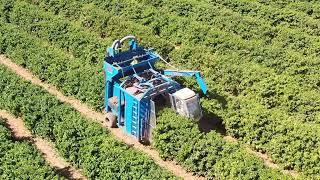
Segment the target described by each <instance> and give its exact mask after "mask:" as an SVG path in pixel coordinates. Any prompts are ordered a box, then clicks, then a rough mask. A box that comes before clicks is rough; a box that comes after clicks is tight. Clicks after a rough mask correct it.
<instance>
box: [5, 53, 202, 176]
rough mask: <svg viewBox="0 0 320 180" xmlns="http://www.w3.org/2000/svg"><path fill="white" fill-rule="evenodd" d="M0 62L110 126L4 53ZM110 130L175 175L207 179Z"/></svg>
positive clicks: (86, 114) (100, 115)
mask: <svg viewBox="0 0 320 180" xmlns="http://www.w3.org/2000/svg"><path fill="white" fill-rule="evenodd" d="M0 63H1V64H3V65H5V66H6V67H8V68H9V69H10V70H11V71H13V72H15V73H16V74H17V75H19V76H21V77H22V78H24V79H26V80H28V81H30V82H31V83H33V84H35V85H38V86H40V87H42V88H44V89H45V90H46V91H48V92H49V93H50V94H52V95H54V96H56V97H57V99H59V100H60V101H61V102H64V103H68V104H70V105H71V106H72V107H73V108H74V109H76V110H77V111H78V112H80V113H81V114H82V115H83V116H84V117H86V118H87V119H89V120H92V121H95V122H98V123H100V124H101V125H102V126H103V127H105V128H108V127H107V124H106V123H105V121H104V119H105V116H104V114H103V113H100V112H96V111H94V110H92V109H91V108H89V107H88V106H87V105H85V104H83V103H81V102H80V101H79V100H77V99H75V98H73V97H67V96H65V95H63V94H62V93H61V92H60V91H58V90H57V88H56V87H54V86H52V85H50V84H47V83H44V82H42V81H41V80H40V79H38V78H37V77H36V76H34V75H33V74H32V73H30V72H29V71H28V70H27V69H25V68H23V67H21V66H19V65H17V64H15V63H14V62H12V61H11V60H10V59H8V58H6V57H5V56H4V55H0ZM109 130H110V132H111V133H112V134H113V135H114V136H115V137H116V138H117V139H119V140H121V141H123V142H124V143H126V144H128V145H130V146H132V147H134V148H136V149H138V150H139V151H142V152H144V153H146V154H147V155H148V156H149V157H151V158H152V159H153V160H154V162H155V163H156V164H158V165H159V166H160V167H163V168H165V169H167V170H169V171H170V172H172V173H173V174H174V175H175V176H178V177H182V178H184V179H205V178H204V177H199V176H196V175H194V174H193V173H192V172H187V171H186V170H185V169H183V168H182V167H181V166H180V165H178V164H177V162H175V161H164V160H162V159H161V157H160V155H159V153H158V152H157V151H156V150H154V149H152V148H151V147H149V146H144V145H143V144H140V143H139V142H138V141H137V140H136V139H133V138H132V137H129V136H127V135H125V134H124V133H123V132H122V131H121V129H109Z"/></svg>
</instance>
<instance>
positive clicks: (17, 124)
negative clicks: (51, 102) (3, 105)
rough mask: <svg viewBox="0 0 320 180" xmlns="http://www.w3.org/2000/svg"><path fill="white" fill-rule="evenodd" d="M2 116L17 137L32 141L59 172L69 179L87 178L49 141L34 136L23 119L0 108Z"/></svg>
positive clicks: (0, 115)
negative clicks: (60, 154)
mask: <svg viewBox="0 0 320 180" xmlns="http://www.w3.org/2000/svg"><path fill="white" fill-rule="evenodd" d="M0 117H2V118H4V120H5V123H6V124H7V126H8V128H9V129H10V130H11V133H12V135H13V137H14V138H15V139H17V140H26V141H28V142H30V143H32V144H33V145H34V146H35V147H36V149H38V151H40V152H41V154H42V156H43V157H44V159H45V160H46V161H47V162H48V163H49V164H50V166H52V167H53V168H54V169H55V170H56V172H57V173H58V174H60V175H62V176H64V177H65V178H67V179H81V180H86V179H87V178H86V177H85V176H83V175H82V173H81V172H80V170H78V169H76V168H74V167H72V166H71V165H70V164H69V163H68V162H66V161H65V160H64V159H63V158H62V157H61V156H59V154H58V153H57V152H56V150H55V149H54V147H53V146H52V145H51V144H50V143H49V142H48V141H46V140H44V139H42V138H39V137H35V136H33V135H32V133H31V132H30V131H29V130H28V129H27V128H26V127H25V125H24V123H23V120H22V119H19V118H16V117H14V116H13V115H11V114H10V113H8V112H7V111H4V110H0Z"/></svg>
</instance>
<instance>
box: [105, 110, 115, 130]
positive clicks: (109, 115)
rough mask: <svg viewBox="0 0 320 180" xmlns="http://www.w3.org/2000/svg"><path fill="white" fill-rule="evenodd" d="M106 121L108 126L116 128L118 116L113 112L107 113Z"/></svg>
mask: <svg viewBox="0 0 320 180" xmlns="http://www.w3.org/2000/svg"><path fill="white" fill-rule="evenodd" d="M106 122H107V126H108V127H109V128H116V127H117V116H115V115H114V114H112V113H107V114H106Z"/></svg>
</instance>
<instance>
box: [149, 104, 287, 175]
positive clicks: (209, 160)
mask: <svg viewBox="0 0 320 180" xmlns="http://www.w3.org/2000/svg"><path fill="white" fill-rule="evenodd" d="M173 119H174V121H173ZM153 137H154V142H153V143H154V144H153V145H154V146H155V147H156V148H157V149H158V150H159V152H160V154H161V156H162V157H164V158H167V159H176V160H177V161H178V162H179V163H181V164H182V165H183V166H184V167H186V168H187V169H188V170H191V171H194V172H197V173H198V174H201V175H205V176H206V177H208V178H209V179H211V178H219V179H270V178H271V179H290V178H289V177H288V176H285V175H283V174H282V173H281V172H278V171H275V170H271V169H269V168H267V167H265V165H264V164H263V162H262V161H261V160H260V159H258V158H257V157H255V156H254V155H250V154H248V152H246V151H245V150H244V149H243V148H242V147H241V146H240V145H239V144H237V143H230V142H227V141H226V140H224V139H223V138H222V137H221V135H220V134H217V133H216V132H213V131H211V132H209V133H207V134H206V133H203V132H200V131H199V129H198V126H197V124H196V123H194V122H192V120H190V119H186V118H183V117H181V116H178V115H177V114H176V113H174V112H173V111H172V110H168V109H165V110H164V112H161V113H160V114H159V117H158V119H157V127H156V129H155V131H154V135H153Z"/></svg>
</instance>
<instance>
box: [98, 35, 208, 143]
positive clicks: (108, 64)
mask: <svg viewBox="0 0 320 180" xmlns="http://www.w3.org/2000/svg"><path fill="white" fill-rule="evenodd" d="M127 40H128V41H129V49H128V50H126V51H123V50H122V45H123V43H124V42H125V41H127ZM161 59H162V58H161V56H160V55H158V54H157V53H155V52H154V51H153V50H151V49H145V48H144V47H142V46H139V45H138V42H137V39H136V38H135V37H134V36H126V37H124V38H123V39H121V40H116V41H114V43H113V44H112V46H111V47H109V48H108V49H107V52H106V57H105V59H104V64H103V70H104V74H105V111H106V112H107V120H108V122H109V126H110V127H116V126H118V127H123V128H124V131H125V132H126V133H127V134H129V135H132V136H134V137H135V138H137V139H138V140H139V141H143V140H150V134H151V131H152V129H153V128H154V126H155V104H154V102H153V100H154V98H155V97H157V96H159V95H163V96H165V97H168V99H170V100H171V103H174V102H175V97H174V96H173V94H174V93H176V92H177V91H179V90H181V89H182V87H181V85H180V84H179V83H178V82H176V81H174V80H173V79H172V78H171V77H169V76H194V77H196V79H197V82H198V84H199V85H200V87H201V89H202V90H203V92H204V93H206V91H207V87H206V84H205V82H204V81H203V79H202V77H201V75H200V72H199V71H178V70H164V71H161V72H159V71H157V70H156V69H155V66H154V65H155V62H156V61H159V60H161ZM192 92H193V91H192ZM197 97H198V96H197ZM183 101H184V100H183ZM197 103H198V104H197V105H195V108H197V107H198V106H199V107H200V105H199V102H198V99H197ZM172 107H173V108H175V107H176V106H175V104H173V105H172ZM182 115H183V114H182Z"/></svg>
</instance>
